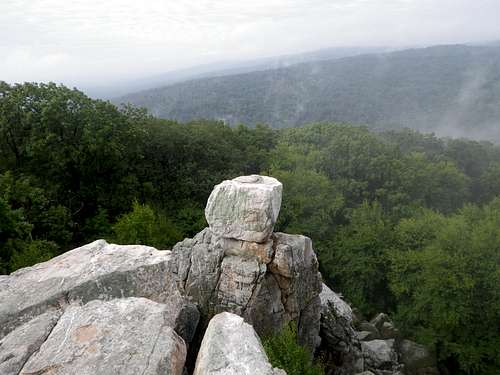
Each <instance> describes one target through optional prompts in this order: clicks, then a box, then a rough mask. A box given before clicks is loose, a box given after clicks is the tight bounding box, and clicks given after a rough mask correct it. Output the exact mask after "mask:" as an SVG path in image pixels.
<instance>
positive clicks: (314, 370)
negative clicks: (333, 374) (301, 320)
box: [262, 323, 325, 375]
mask: <svg viewBox="0 0 500 375" xmlns="http://www.w3.org/2000/svg"><path fill="white" fill-rule="evenodd" d="M262 343H263V345H264V349H265V350H266V353H267V356H268V357H269V361H270V362H271V364H272V365H273V367H277V368H280V369H283V370H285V371H286V373H287V374H288V375H324V373H325V371H324V369H323V367H322V366H321V365H319V364H317V363H314V364H313V363H312V361H311V355H310V354H309V352H308V351H307V349H306V348H304V347H302V346H300V345H299V344H298V343H297V331H296V328H295V326H294V325H293V323H290V324H288V325H287V326H285V327H284V329H283V330H282V331H281V332H280V333H279V334H277V335H274V336H270V337H266V338H264V339H263V342H262Z"/></svg>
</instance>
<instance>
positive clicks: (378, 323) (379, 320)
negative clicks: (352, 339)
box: [370, 313, 391, 331]
mask: <svg viewBox="0 0 500 375" xmlns="http://www.w3.org/2000/svg"><path fill="white" fill-rule="evenodd" d="M370 323H371V324H373V325H374V326H375V328H377V329H378V330H379V331H380V329H381V328H382V325H383V324H384V323H391V319H390V318H389V317H388V316H387V315H386V314H384V313H380V314H377V316H375V318H373V319H372V320H371V321H370Z"/></svg>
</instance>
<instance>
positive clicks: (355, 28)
mask: <svg viewBox="0 0 500 375" xmlns="http://www.w3.org/2000/svg"><path fill="white" fill-rule="evenodd" d="M499 15H500V0H247V1H242V0H191V1H188V0H143V1H137V0H0V80H4V81H7V82H10V83H13V82H24V81H54V82H59V83H64V84H66V85H70V86H80V85H87V86H88V85H92V84H99V83H101V84H102V83H103V82H105V83H112V82H114V81H116V82H118V81H121V80H127V79H128V80H130V79H135V78H139V77H146V76H152V75H155V74H160V73H165V72H168V71H172V70H176V69H183V68H188V67H192V66H197V65H201V64H207V63H213V62H219V61H232V60H246V59H256V58H260V57H268V56H278V55H283V54H290V53H296V52H304V51H311V50H316V49H321V48H327V47H336V46H339V47H341V46H343V47H346V46H349V47H353V46H358V47H367V46H384V47H396V48H398V47H410V46H426V45H434V44H450V43H465V42H469V43H471V42H482V41H491V40H500V22H499V21H498V16H499Z"/></svg>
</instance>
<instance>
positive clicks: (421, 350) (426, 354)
mask: <svg viewBox="0 0 500 375" xmlns="http://www.w3.org/2000/svg"><path fill="white" fill-rule="evenodd" d="M399 352H400V361H401V362H402V363H403V364H404V365H405V370H406V374H407V375H431V374H432V375H434V374H435V375H437V374H439V372H438V371H437V364H436V356H435V355H434V354H432V353H431V352H430V351H429V350H428V349H427V348H426V347H424V346H422V345H419V344H417V343H415V342H413V341H410V340H402V341H401V343H400V344H399Z"/></svg>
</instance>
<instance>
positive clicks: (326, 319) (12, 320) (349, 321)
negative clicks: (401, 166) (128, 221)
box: [0, 175, 435, 375]
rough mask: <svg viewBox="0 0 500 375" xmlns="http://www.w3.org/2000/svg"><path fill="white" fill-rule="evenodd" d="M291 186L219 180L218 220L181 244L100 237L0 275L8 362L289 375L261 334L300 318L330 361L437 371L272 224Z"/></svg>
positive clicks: (330, 366)
mask: <svg viewBox="0 0 500 375" xmlns="http://www.w3.org/2000/svg"><path fill="white" fill-rule="evenodd" d="M281 190H282V186H281V183H279V182H278V181H277V180H275V179H273V178H270V177H264V176H255V175H253V176H243V177H238V178H236V179H234V180H230V181H224V182H222V183H221V184H219V185H217V186H216V187H215V188H214V191H213V192H212V194H211V196H210V198H209V200H208V204H207V207H206V210H205V213H206V218H207V221H208V223H209V227H208V228H205V229H204V230H202V231H201V232H200V233H198V234H197V235H195V236H194V237H193V238H188V239H185V240H184V241H182V242H179V243H178V244H176V245H175V246H174V248H173V249H172V251H159V250H156V249H154V248H152V247H148V246H139V245H129V246H120V245H111V244H108V243H107V242H106V241H104V240H99V241H95V242H93V243H90V244H88V245H85V246H82V247H80V248H77V249H74V250H72V251H69V252H67V253H65V254H63V255H61V256H58V257H56V258H54V259H52V260H50V261H48V262H44V263H40V264H37V265H35V266H33V267H27V268H24V269H21V270H18V271H16V272H14V273H12V274H11V275H9V276H0V373H1V374H2V375H3V374H6V375H10V374H25V375H28V374H31V375H33V374H49V373H50V374H68V373H75V374H76V373H77V374H97V373H102V374H108V373H120V374H143V375H144V374H181V373H183V372H184V373H186V371H192V370H194V371H195V374H196V375H202V374H214V375H215V374H218V375H223V374H227V375H232V374H235V375H236V374H257V373H258V374H264V375H265V374H269V375H278V374H279V375H283V374H284V372H283V371H282V370H278V369H273V368H272V366H271V365H270V364H269V361H268V359H267V357H266V355H265V353H264V351H263V349H262V345H261V344H260V341H259V338H258V336H257V335H261V336H262V335H270V334H274V333H277V332H278V331H280V330H281V329H282V327H284V326H285V325H286V324H289V323H290V322H293V323H294V324H295V326H296V328H297V333H298V337H299V341H300V343H301V344H303V345H305V346H306V347H307V348H309V350H310V352H311V353H314V352H315V351H317V350H319V351H320V352H321V355H322V357H323V359H324V360H326V362H327V372H326V373H327V374H328V375H329V374H340V375H351V374H355V373H363V371H365V373H366V374H370V373H373V374H375V375H389V374H392V375H395V374H399V373H405V371H406V370H407V371H406V373H407V375H424V374H432V375H434V374H435V372H433V371H434V370H435V358H434V357H433V356H432V355H431V354H430V353H429V351H427V350H426V349H425V348H424V347H422V346H420V345H417V344H415V343H413V342H411V341H408V340H401V338H400V334H399V332H398V330H397V329H396V328H395V326H394V325H393V323H392V322H391V321H390V319H389V318H388V317H387V316H386V315H384V314H380V315H378V316H377V317H376V318H375V319H373V320H372V321H371V322H366V321H363V322H361V323H359V322H357V321H356V314H354V313H353V310H352V309H351V307H350V306H349V305H348V304H347V303H345V302H344V301H343V299H342V298H341V296H340V295H338V294H336V293H334V292H333V291H332V290H331V289H329V288H328V287H327V286H326V285H324V284H323V285H322V281H321V275H320V273H319V271H318V261H317V258H316V255H315V253H314V250H313V246H312V241H311V240H310V239H309V238H307V237H305V236H301V235H290V234H285V233H274V232H273V230H274V225H275V223H276V220H277V217H278V213H279V209H280V204H281ZM355 328H356V329H357V330H356V329H355ZM320 342H321V346H319V345H320ZM198 349H199V352H198ZM186 358H187V360H186ZM186 361H187V362H186ZM284 375H286V374H284Z"/></svg>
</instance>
